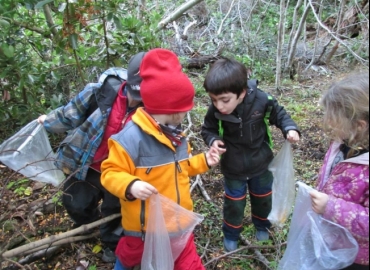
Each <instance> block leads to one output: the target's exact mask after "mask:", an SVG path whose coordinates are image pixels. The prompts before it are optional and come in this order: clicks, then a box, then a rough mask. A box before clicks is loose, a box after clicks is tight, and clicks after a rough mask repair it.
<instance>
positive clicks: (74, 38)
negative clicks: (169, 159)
mask: <svg viewBox="0 0 370 270" xmlns="http://www.w3.org/2000/svg"><path fill="white" fill-rule="evenodd" d="M68 39H69V44H70V45H71V47H72V49H74V50H77V48H78V35H77V34H72V35H70V36H69V37H68Z"/></svg>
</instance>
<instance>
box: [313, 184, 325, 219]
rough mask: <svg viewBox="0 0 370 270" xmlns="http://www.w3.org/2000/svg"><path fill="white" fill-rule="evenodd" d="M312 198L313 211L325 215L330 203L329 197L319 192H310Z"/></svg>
mask: <svg viewBox="0 0 370 270" xmlns="http://www.w3.org/2000/svg"><path fill="white" fill-rule="evenodd" d="M310 196H311V199H312V209H313V210H314V211H315V212H316V213H317V214H320V215H322V214H324V212H325V208H326V205H327V204H328V201H329V195H327V194H325V193H322V192H319V191H317V190H313V191H311V192H310Z"/></svg>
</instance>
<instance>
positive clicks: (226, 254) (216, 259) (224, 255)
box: [204, 245, 276, 266]
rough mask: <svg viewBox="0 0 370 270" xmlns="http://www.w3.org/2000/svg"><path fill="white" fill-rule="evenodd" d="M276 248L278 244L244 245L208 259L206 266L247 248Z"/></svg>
mask: <svg viewBox="0 0 370 270" xmlns="http://www.w3.org/2000/svg"><path fill="white" fill-rule="evenodd" d="M274 248H276V246H257V245H256V246H251V245H248V246H244V247H241V248H238V249H236V250H234V251H230V252H227V253H225V254H223V255H221V256H218V257H216V258H213V259H212V260H210V261H208V262H207V263H206V264H205V265H204V266H207V265H209V264H211V263H213V262H216V261H218V260H220V259H222V258H225V257H228V256H230V255H232V254H235V253H239V252H240V251H243V250H246V249H254V250H257V249H274ZM258 259H260V258H258Z"/></svg>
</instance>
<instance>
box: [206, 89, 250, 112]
mask: <svg viewBox="0 0 370 270" xmlns="http://www.w3.org/2000/svg"><path fill="white" fill-rule="evenodd" d="M246 93H247V92H246V90H244V91H243V93H242V94H241V95H240V96H239V98H238V96H237V95H236V94H234V93H231V92H227V93H223V94H221V95H218V96H216V95H213V94H209V97H210V98H211V100H212V103H213V105H214V106H215V107H216V108H217V110H219V112H220V113H221V114H231V113H232V112H233V111H234V110H235V108H236V107H237V106H238V105H239V104H240V103H242V102H243V99H244V97H245V95H246Z"/></svg>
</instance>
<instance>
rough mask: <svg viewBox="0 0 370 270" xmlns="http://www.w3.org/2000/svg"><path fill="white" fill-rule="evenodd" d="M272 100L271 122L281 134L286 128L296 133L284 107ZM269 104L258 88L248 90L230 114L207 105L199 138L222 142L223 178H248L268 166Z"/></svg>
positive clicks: (270, 153)
mask: <svg viewBox="0 0 370 270" xmlns="http://www.w3.org/2000/svg"><path fill="white" fill-rule="evenodd" d="M271 103H272V104H273V106H272V111H271V116H270V118H269V122H270V124H271V125H275V126H276V127H278V128H279V129H280V130H281V131H282V132H283V135H284V137H286V134H287V133H288V131H289V130H296V131H298V132H299V129H298V127H297V125H296V123H295V122H294V121H293V120H292V119H291V118H290V116H289V115H288V114H287V112H286V111H285V109H284V107H282V106H280V105H279V104H278V102H277V100H276V99H275V98H273V101H272V102H270V104H271ZM268 105H269V102H268V96H267V94H266V93H265V92H263V91H261V90H259V89H258V90H254V91H250V93H249V94H248V95H246V97H245V98H244V101H243V103H241V104H240V105H238V107H237V108H236V109H235V111H234V112H233V113H232V114H231V115H221V114H220V113H219V111H218V110H217V109H216V107H215V106H214V105H213V104H212V105H211V106H210V107H209V109H208V112H207V114H206V117H205V119H204V124H203V126H202V137H203V139H204V141H205V143H206V144H207V145H209V146H211V145H212V143H213V142H214V141H215V140H223V141H224V142H225V145H226V150H227V151H226V153H225V154H223V156H222V159H221V171H222V173H223V174H224V176H225V177H226V178H230V179H234V180H247V179H249V178H253V177H256V176H258V175H260V174H262V173H263V172H264V171H265V170H266V169H267V168H268V165H269V163H270V162H271V160H272V159H273V152H272V150H271V148H270V146H269V139H268V135H267V131H268V127H267V126H266V124H265V121H264V117H265V113H266V111H267V108H268ZM219 120H222V127H223V129H224V134H223V138H221V136H220V134H219Z"/></svg>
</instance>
